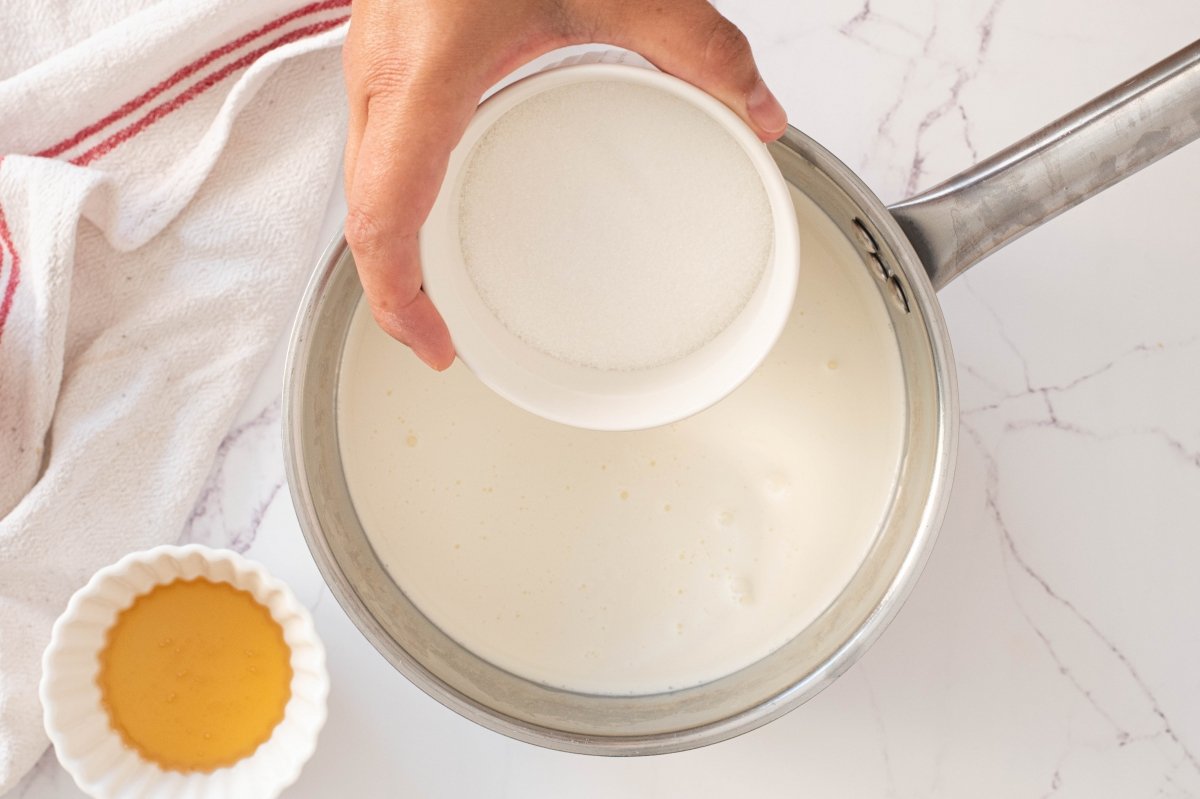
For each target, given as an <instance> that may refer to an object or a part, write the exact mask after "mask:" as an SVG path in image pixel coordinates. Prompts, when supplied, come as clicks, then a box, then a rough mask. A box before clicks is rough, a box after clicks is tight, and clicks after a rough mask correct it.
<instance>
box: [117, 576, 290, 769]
mask: <svg viewBox="0 0 1200 799" xmlns="http://www.w3.org/2000/svg"><path fill="white" fill-rule="evenodd" d="M290 660H291V650H290V649H289V648H288V645H287V643H286V642H285V641H284V638H283V630H282V628H281V627H280V626H279V623H278V622H276V621H275V620H274V619H273V618H272V617H271V613H270V611H269V610H268V609H267V608H265V607H264V606H263V605H261V604H259V602H258V601H256V600H255V599H254V597H253V596H252V595H251V594H250V593H249V592H247V591H242V590H240V589H237V588H234V587H233V586H232V585H229V584H228V583H216V582H211V581H209V580H206V579H203V578H198V579H195V580H176V581H174V582H172V583H168V584H165V585H159V586H156V587H155V588H154V589H152V590H151V591H149V592H147V593H146V594H143V595H142V596H139V597H138V598H137V599H136V600H134V603H133V604H132V605H131V606H130V607H129V608H127V609H126V610H124V611H122V612H121V613H120V614H119V615H118V616H117V620H116V622H115V623H114V624H113V626H112V627H111V628H110V630H109V633H108V640H107V643H106V645H105V647H104V649H103V650H102V651H101V653H100V673H99V676H98V677H97V683H98V684H99V687H100V693H101V697H102V701H103V704H104V708H105V710H106V711H107V712H108V717H109V721H110V723H111V725H112V727H113V729H114V730H115V731H116V732H117V733H118V734H119V735H120V736H121V738H122V739H123V740H124V741H125V743H126V745H128V746H130V747H132V748H133V749H135V750H137V751H138V752H139V753H141V754H142V756H144V757H145V758H146V759H148V760H151V761H153V762H155V763H157V764H158V765H160V766H162V767H163V768H165V769H171V770H175V771H210V770H212V769H215V768H220V767H222V766H229V765H232V764H233V763H236V762H237V761H238V760H241V759H242V758H245V757H247V756H249V755H251V754H253V753H254V750H256V749H257V748H258V747H259V745H260V744H262V743H263V742H264V741H266V740H267V739H268V738H270V737H271V732H272V730H274V728H275V725H277V724H278V723H279V722H280V721H281V720H282V719H283V713H284V708H285V706H286V705H287V702H288V699H289V697H290V695H291V682H292V668H291V663H290Z"/></svg>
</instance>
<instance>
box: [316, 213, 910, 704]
mask: <svg viewBox="0 0 1200 799" xmlns="http://www.w3.org/2000/svg"><path fill="white" fill-rule="evenodd" d="M795 201H796V204H797V208H798V209H799V210H798V217H799V222H800V226H801V235H802V236H803V238H804V242H805V260H804V268H803V270H802V272H801V285H800V289H799V293H798V298H797V303H796V306H795V309H794V311H793V314H792V318H791V321H790V322H789V326H788V328H787V330H786V331H785V332H784V334H783V337H782V339H781V340H780V342H779V344H778V345H777V347H776V348H775V350H774V351H773V353H772V354H771V355H770V356H769V358H768V359H767V361H766V362H765V363H764V364H763V366H762V367H761V368H760V369H759V370H758V372H757V373H756V374H755V375H754V376H753V377H752V378H751V379H750V380H749V381H748V382H747V383H745V384H744V385H743V386H742V387H741V388H739V389H738V390H737V391H736V392H734V393H733V394H732V395H730V396H729V397H728V398H726V399H725V400H723V401H722V402H720V403H719V404H718V405H716V406H714V407H713V408H711V409H709V410H707V411H705V412H703V413H701V414H699V415H697V416H694V417H692V418H690V419H687V420H685V421H683V422H679V423H676V424H673V425H670V426H668V427H662V428H657V429H652V430H647V431H641V432H633V433H597V432H591V431H586V430H580V429H575V428H569V427H565V426H561V425H556V424H554V423H551V422H548V421H545V420H543V419H541V418H538V417H536V416H533V415H530V414H528V413H525V412H524V411H521V410H519V409H518V408H516V407H514V406H512V405H511V404H509V403H508V402H506V401H505V400H503V399H501V398H500V397H498V396H496V395H495V394H493V393H492V392H491V391H490V390H488V389H487V388H485V387H484V386H482V385H481V384H479V383H478V381H477V380H476V379H475V378H474V377H473V376H472V375H471V374H470V373H469V372H468V371H467V370H465V369H464V368H462V367H461V366H457V365H456V366H455V367H453V368H451V369H450V370H449V371H447V372H445V373H443V374H436V373H434V372H432V371H430V370H429V369H427V368H425V367H423V366H422V365H421V364H420V363H419V362H418V361H417V360H416V359H415V358H414V357H413V356H412V355H411V354H410V353H409V352H408V351H407V350H406V349H405V348H404V347H403V346H401V345H399V344H397V343H396V342H394V341H392V340H391V339H389V338H388V337H387V336H386V335H385V334H384V333H382V332H381V331H379V329H378V328H377V327H376V325H375V324H374V322H373V321H372V320H371V316H370V313H369V311H368V310H367V308H366V305H365V303H364V304H362V305H361V306H360V308H359V310H358V312H357V314H356V316H355V318H354V321H353V323H352V326H351V330H350V333H349V336H348V339H347V343H346V350H345V355H344V360H343V364H342V371H341V375H340V385H339V396H338V404H337V405H338V425H339V435H340V440H341V447H342V456H343V459H344V464H345V473H346V479H347V483H348V485H349V488H350V493H351V496H352V498H353V501H354V505H355V509H356V511H357V514H358V517H359V519H360V520H361V522H362V524H363V526H364V529H365V530H366V533H367V536H368V537H369V539H370V541H371V543H372V545H373V547H374V548H375V551H376V552H377V553H378V555H379V557H380V559H381V560H382V562H383V563H384V565H385V566H386V568H387V569H388V570H389V572H390V573H391V575H392V576H393V578H394V579H395V581H396V583H397V584H398V585H399V586H400V587H401V588H402V589H403V590H404V592H405V593H406V594H407V595H408V596H409V598H411V599H412V601H413V602H414V603H415V604H416V605H417V606H418V607H419V608H420V609H421V611H422V612H423V613H425V614H426V615H427V616H428V617H429V618H430V619H431V620H432V621H433V622H434V623H435V624H437V625H438V626H439V627H440V628H441V629H442V630H443V631H445V632H446V633H447V634H448V635H450V636H451V637H453V638H454V639H456V640H457V641H459V642H460V643H461V644H463V645H464V646H466V647H467V648H469V649H471V650H472V651H474V652H475V653H477V654H478V655H480V656H481V657H483V658H486V659H487V660H489V661H491V662H492V663H494V664H496V665H497V666H499V667H501V668H504V669H507V670H509V671H511V672H513V673H515V674H518V675H520V676H523V677H526V678H528V679H531V680H535V681H537V682H541V683H544V684H547V685H552V686H556V687H561V688H566V689H569V690H574V691H582V692H591V693H601V694H646V693H656V692H660V691H667V690H672V689H676V688H682V687H686V686H691V685H696V684H699V683H703V682H707V681H709V680H713V679H716V678H719V677H721V676H724V675H726V674H729V673H731V672H734V671H736V670H738V669H740V668H742V667H744V666H746V665H748V664H750V663H752V662H754V661H756V660H758V659H760V658H762V657H764V656H765V655H767V654H769V653H770V652H772V651H773V650H775V649H776V648H778V647H779V646H781V645H782V644H784V643H785V642H787V641H788V640H789V639H791V638H792V637H793V636H795V635H796V634H797V633H799V632H800V631H801V630H803V629H804V628H805V627H806V626H807V625H808V624H809V623H811V622H812V621H813V620H814V619H815V618H817V617H818V616H819V614H820V613H821V612H822V610H823V609H824V608H826V607H827V606H828V605H829V603H830V602H831V601H832V600H833V599H834V598H835V597H836V596H837V594H838V593H839V592H840V591H841V590H842V588H843V587H844V586H845V585H846V583H847V582H848V581H849V579H850V577H851V576H852V575H853V573H854V571H855V570H856V569H857V568H858V566H859V564H860V563H861V562H862V560H863V558H864V557H865V555H866V553H867V551H868V549H869V548H870V546H871V544H872V542H873V540H874V538H875V535H876V532H877V530H878V528H879V525H880V522H881V520H882V519H883V517H884V514H885V512H886V509H887V507H888V505H889V502H890V500H891V496H892V488H893V483H894V479H895V475H896V472H897V469H898V466H899V462H900V457H901V452H902V444H903V442H902V430H903V423H904V418H905V399H904V396H905V395H904V385H903V381H902V374H901V369H900V360H899V353H898V351H897V349H896V344H895V339H894V335H893V331H892V329H891V327H890V323H889V321H888V318H887V314H886V311H885V309H884V306H883V302H882V299H881V298H880V295H879V294H878V292H877V291H876V288H875V285H874V283H873V278H872V277H871V275H870V273H869V272H868V270H866V269H865V268H863V267H862V266H861V263H860V261H859V259H858V257H857V255H856V254H855V252H854V250H853V249H852V248H851V246H850V244H849V243H848V242H847V241H846V240H845V239H844V238H843V237H842V236H841V234H840V233H839V232H838V231H837V229H836V228H835V227H834V226H833V224H832V223H831V222H830V221H829V220H828V219H827V218H826V217H825V216H824V215H823V214H822V213H821V212H820V211H819V210H818V209H817V208H816V207H815V205H813V204H812V203H811V202H810V201H809V200H807V199H806V198H804V197H802V196H800V195H798V194H797V195H796V196H795Z"/></svg>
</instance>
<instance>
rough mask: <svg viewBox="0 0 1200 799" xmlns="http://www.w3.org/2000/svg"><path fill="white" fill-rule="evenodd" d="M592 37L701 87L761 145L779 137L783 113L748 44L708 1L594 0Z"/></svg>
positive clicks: (784, 113) (784, 123)
mask: <svg viewBox="0 0 1200 799" xmlns="http://www.w3.org/2000/svg"><path fill="white" fill-rule="evenodd" d="M597 2H598V3H600V4H602V5H597V6H596V9H597V10H596V13H595V20H596V21H595V26H596V31H595V34H596V36H597V37H598V38H600V39H601V40H603V41H606V42H610V43H612V44H615V45H618V46H620V47H624V48H627V49H629V50H633V51H635V52H638V53H640V54H642V55H643V56H645V57H646V58H647V59H649V60H650V62H651V63H653V64H654V65H655V66H656V67H658V68H659V69H661V70H663V71H664V72H668V73H670V74H672V75H675V76H676V77H678V78H682V79H683V80H686V81H687V82H688V83H691V84H693V85H695V86H698V87H700V88H701V89H704V90H705V91H706V92H708V93H709V94H711V95H713V96H714V97H716V98H717V99H719V100H721V101H722V102H724V103H725V104H726V105H727V106H729V107H730V108H731V109H733V110H734V111H735V112H736V113H737V114H738V115H739V116H741V117H742V119H743V120H745V122H746V123H747V124H748V125H749V126H750V127H751V128H752V129H753V130H754V131H755V133H757V134H758V136H759V138H761V139H762V140H764V141H771V140H773V139H777V138H779V136H781V135H782V134H783V131H784V130H785V129H786V127H787V113H786V112H785V111H784V110H783V106H781V105H780V104H779V101H778V100H776V99H775V96H774V95H773V94H771V90H770V89H768V88H767V84H766V83H765V82H764V81H763V79H762V76H761V75H760V74H759V72H758V66H757V65H756V64H755V63H754V55H753V53H751V51H750V43H749V42H748V41H746V37H745V36H744V35H742V32H741V31H740V30H738V29H737V27H736V26H734V24H733V23H732V22H730V21H729V20H727V19H725V18H724V17H723V16H721V15H720V14H719V13H718V12H717V10H716V9H714V8H713V7H712V6H711V5H709V3H708V2H707V1H706V0H674V2H667V3H646V2H644V0H626V2H622V3H617V4H613V3H611V2H610V0H597Z"/></svg>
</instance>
